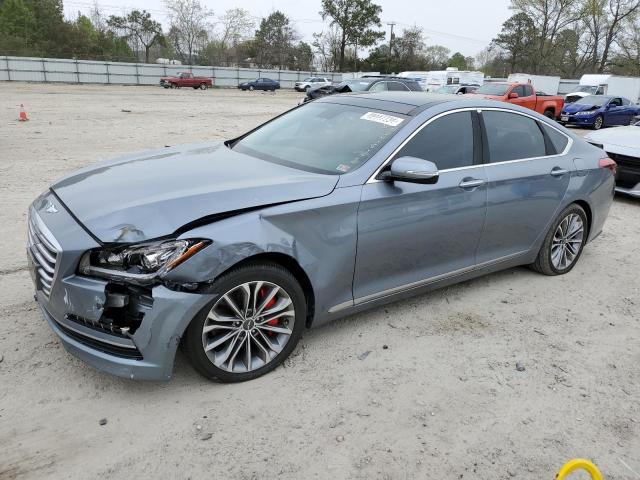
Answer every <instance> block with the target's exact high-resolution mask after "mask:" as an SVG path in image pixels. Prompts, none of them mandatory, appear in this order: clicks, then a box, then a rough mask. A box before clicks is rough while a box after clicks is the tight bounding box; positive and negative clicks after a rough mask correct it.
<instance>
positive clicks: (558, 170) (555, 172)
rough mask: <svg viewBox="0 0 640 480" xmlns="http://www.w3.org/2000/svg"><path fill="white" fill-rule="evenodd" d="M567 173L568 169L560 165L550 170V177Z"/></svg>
mask: <svg viewBox="0 0 640 480" xmlns="http://www.w3.org/2000/svg"><path fill="white" fill-rule="evenodd" d="M567 173H569V170H565V169H564V168H560V167H555V168H554V169H553V170H551V176H552V177H561V176H563V175H566V174H567Z"/></svg>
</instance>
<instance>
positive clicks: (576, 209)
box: [530, 203, 589, 276]
mask: <svg viewBox="0 0 640 480" xmlns="http://www.w3.org/2000/svg"><path fill="white" fill-rule="evenodd" d="M588 231H589V225H588V221H587V214H586V213H585V211H584V209H583V208H582V207H581V206H580V205H577V204H575V203H574V204H571V205H569V206H568V207H567V208H565V209H564V210H563V211H562V212H561V213H560V215H558V218H556V220H555V221H554V222H553V224H552V225H551V228H550V229H549V232H548V233H547V236H546V237H545V238H544V241H543V242H542V247H540V252H539V253H538V258H536V261H535V262H534V263H532V264H531V265H530V267H531V268H532V269H533V270H535V271H536V272H539V273H542V274H543V275H549V276H554V275H564V274H565V273H569V272H570V271H571V270H572V269H573V267H575V265H576V263H578V260H579V259H580V256H581V255H582V251H583V250H584V245H585V244H586V243H587V232H588ZM563 255H565V256H563Z"/></svg>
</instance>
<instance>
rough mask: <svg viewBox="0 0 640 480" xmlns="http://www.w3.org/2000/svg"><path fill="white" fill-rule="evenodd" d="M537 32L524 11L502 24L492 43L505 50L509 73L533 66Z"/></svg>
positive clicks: (529, 68) (525, 69)
mask: <svg viewBox="0 0 640 480" xmlns="http://www.w3.org/2000/svg"><path fill="white" fill-rule="evenodd" d="M537 36H538V33H537V31H536V28H535V26H534V24H533V21H532V20H531V18H529V16H528V15H527V14H526V13H522V12H520V13H517V14H515V15H513V16H512V17H511V18H509V19H508V20H507V21H506V22H504V23H503V24H502V31H501V32H500V33H499V34H498V36H497V37H496V38H495V39H494V40H493V44H494V45H497V46H498V47H500V48H501V49H502V50H504V51H505V52H506V56H507V59H508V60H507V61H508V64H509V73H513V72H515V71H517V70H522V71H525V72H526V71H529V70H531V69H533V68H534V67H535V66H534V63H535V62H534V56H535V48H536V43H537Z"/></svg>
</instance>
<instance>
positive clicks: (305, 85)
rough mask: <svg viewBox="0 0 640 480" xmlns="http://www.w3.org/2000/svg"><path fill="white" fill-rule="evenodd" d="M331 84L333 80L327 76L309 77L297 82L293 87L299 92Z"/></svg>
mask: <svg viewBox="0 0 640 480" xmlns="http://www.w3.org/2000/svg"><path fill="white" fill-rule="evenodd" d="M331 84H332V82H331V80H329V79H328V78H325V77H309V78H305V79H304V80H302V81H300V82H296V84H295V85H294V87H293V88H294V89H295V90H296V91H298V92H306V91H307V90H309V89H311V88H316V87H324V86H327V85H331Z"/></svg>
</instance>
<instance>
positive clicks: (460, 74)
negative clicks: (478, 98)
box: [398, 67, 484, 92]
mask: <svg viewBox="0 0 640 480" xmlns="http://www.w3.org/2000/svg"><path fill="white" fill-rule="evenodd" d="M398 76H399V77H405V78H411V79H414V80H415V81H416V82H418V83H419V84H420V86H421V87H422V89H423V90H424V91H425V92H435V91H436V90H438V89H439V88H440V87H444V86H445V85H479V86H482V85H483V84H484V73H482V72H472V71H468V70H458V69H457V68H455V67H449V68H447V69H446V70H432V71H429V72H401V73H399V74H398Z"/></svg>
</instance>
